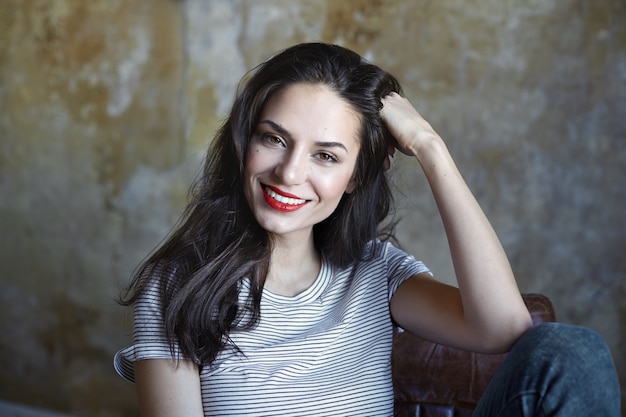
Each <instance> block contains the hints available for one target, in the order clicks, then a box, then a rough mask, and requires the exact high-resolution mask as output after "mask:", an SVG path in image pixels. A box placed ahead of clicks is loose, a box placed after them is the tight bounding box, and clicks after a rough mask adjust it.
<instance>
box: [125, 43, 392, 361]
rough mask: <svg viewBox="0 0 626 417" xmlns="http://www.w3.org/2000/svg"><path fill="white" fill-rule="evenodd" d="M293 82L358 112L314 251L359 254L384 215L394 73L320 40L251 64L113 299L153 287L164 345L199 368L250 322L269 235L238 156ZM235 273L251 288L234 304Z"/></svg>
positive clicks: (337, 256)
mask: <svg viewBox="0 0 626 417" xmlns="http://www.w3.org/2000/svg"><path fill="white" fill-rule="evenodd" d="M295 83H309V84H315V85H324V86H327V87H329V88H331V89H332V90H333V91H335V92H336V93H337V94H338V95H339V96H340V97H342V98H343V99H344V100H346V102H348V103H349V104H350V105H351V106H352V107H353V109H354V110H355V111H356V112H357V113H358V114H359V115H360V118H361V126H360V139H361V146H360V150H359V155H358V158H357V162H356V167H355V189H354V191H353V192H352V193H350V194H344V196H343V197H342V199H341V201H340V202H339V205H338V206H337V208H336V210H335V211H334V212H333V213H332V214H331V215H330V216H329V217H328V218H327V219H326V220H324V221H322V222H321V223H319V224H317V225H315V226H314V228H313V233H314V240H315V244H316V246H317V248H318V250H319V251H320V252H322V253H323V254H324V255H325V257H326V258H327V259H328V260H329V261H330V262H332V263H333V264H334V265H336V266H338V267H346V266H349V265H351V264H354V263H356V262H358V261H360V260H362V259H364V258H366V257H368V256H369V253H368V252H367V251H366V245H367V243H368V242H369V241H371V240H373V239H375V238H377V237H379V236H381V225H382V224H383V220H384V219H385V218H386V217H387V215H388V213H389V210H390V205H391V201H392V198H391V191H390V187H389V184H388V182H387V178H386V174H385V170H384V168H383V166H384V161H385V158H386V157H387V150H388V145H389V143H391V142H390V141H391V136H390V134H389V132H388V131H387V129H386V128H385V126H384V124H383V122H382V120H381V118H380V116H379V111H380V109H381V108H382V102H381V99H382V98H383V97H384V96H386V95H387V94H389V93H390V92H392V91H395V92H398V93H399V92H400V85H399V84H398V82H397V80H396V79H395V78H394V77H393V76H391V75H390V74H389V73H387V72H385V71H383V70H382V69H380V68H379V67H377V66H375V65H373V64H371V63H369V62H367V61H366V60H364V59H363V58H362V57H361V56H360V55H358V54H357V53H355V52H353V51H350V50H348V49H346V48H343V47H340V46H337V45H330V44H323V43H305V44H299V45H296V46H293V47H291V48H288V49H286V50H284V51H282V52H280V53H278V54H276V55H274V56H272V57H271V58H270V59H268V60H267V61H265V62H264V63H262V64H261V65H259V66H258V67H256V68H255V69H253V70H252V71H251V72H250V73H249V74H248V75H247V76H246V77H244V79H243V80H242V82H241V84H240V86H239V89H238V93H237V96H236V99H235V102H234V104H233V107H232V110H231V112H230V115H229V117H228V119H227V120H226V121H225V123H224V124H223V125H222V127H221V128H220V129H219V131H218V132H217V134H216V136H215V138H214V140H213V142H212V143H211V145H210V147H209V149H208V152H207V156H206V159H205V162H204V168H203V171H202V173H201V175H199V176H198V177H197V178H196V180H195V181H194V183H193V185H192V188H191V191H190V197H191V198H190V203H189V204H188V206H187V207H186V209H185V211H184V213H183V215H182V216H181V218H180V220H179V222H178V224H177V225H176V226H175V227H174V229H173V231H172V232H171V234H170V235H169V237H168V238H167V239H166V240H165V241H164V243H163V244H162V245H161V246H160V247H159V248H157V249H156V251H155V252H154V253H153V254H152V255H151V256H149V257H148V258H147V259H146V260H145V261H144V262H143V263H142V264H141V265H140V266H139V268H138V270H137V272H136V273H135V275H134V277H133V280H132V281H131V284H130V286H129V288H128V292H127V293H126V295H125V296H124V297H122V300H121V303H122V304H124V305H132V304H134V303H135V302H136V301H137V300H138V298H139V297H141V296H142V294H143V293H144V292H145V291H146V290H147V288H148V287H153V286H155V285H156V286H157V288H158V289H159V293H160V301H161V304H162V309H163V315H164V317H163V318H164V322H165V335H166V337H167V339H168V340H169V342H170V346H171V347H172V350H174V347H175V346H178V347H179V348H180V352H181V353H182V354H183V356H184V357H187V358H190V359H193V360H194V361H196V362H197V363H198V364H200V365H207V364H210V363H211V362H212V361H213V360H214V359H215V357H216V355H217V354H218V353H219V351H220V350H222V349H224V347H225V346H226V345H229V344H232V342H231V341H230V339H229V334H230V332H231V330H233V329H234V328H237V329H246V328H252V327H253V326H254V325H255V324H256V323H257V322H258V320H259V316H260V300H261V294H262V290H263V285H264V281H265V276H266V274H267V271H268V267H269V260H270V254H271V250H272V240H271V236H270V235H269V234H268V233H267V232H266V231H265V230H263V229H262V228H261V227H260V226H259V224H258V223H257V222H256V220H255V218H254V216H253V215H252V212H251V210H250V207H249V205H248V203H247V201H246V199H245V196H244V191H243V189H244V186H243V183H244V178H245V176H244V172H245V165H246V154H247V148H248V144H249V141H250V137H251V135H252V133H253V132H254V130H255V128H256V125H257V123H258V122H259V117H260V115H261V111H262V110H263V106H264V105H265V103H267V101H268V100H269V99H270V97H272V95H273V94H275V93H276V92H277V91H279V90H280V89H283V88H285V87H286V86H289V85H292V84H295ZM243 278H249V279H250V282H251V284H252V285H251V291H250V294H249V296H248V298H247V300H245V302H244V303H240V302H239V291H238V289H239V284H240V282H241V280H242V279H243ZM244 316H245V317H246V319H245V320H242V317H244Z"/></svg>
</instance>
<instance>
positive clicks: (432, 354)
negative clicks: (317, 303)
mask: <svg viewBox="0 0 626 417" xmlns="http://www.w3.org/2000/svg"><path fill="white" fill-rule="evenodd" d="M523 297H524V301H525V303H526V305H527V307H528V310H529V311H530V313H531V315H532V318H533V322H534V323H535V324H538V323H543V322H550V321H555V320H556V318H555V314H554V308H553V306H552V303H551V302H550V300H549V299H548V298H547V297H545V296H543V295H540V294H524V295H523ZM505 357H506V354H500V355H486V354H479V353H473V352H467V351H463V350H459V349H454V348H450V347H447V346H443V345H439V344H436V343H432V342H429V341H426V340H424V339H421V338H419V337H417V336H413V335H412V334H410V333H408V332H396V333H395V334H394V341H393V354H392V358H391V366H392V374H393V385H394V390H395V416H399V417H405V416H406V417H408V416H411V417H453V416H455V417H466V416H467V417H469V416H471V414H472V411H473V410H474V408H475V407H476V404H478V400H479V399H480V397H481V396H482V394H483V392H484V391H485V388H487V385H488V384H489V381H490V380H491V378H492V377H493V375H494V374H495V373H496V371H497V369H498V367H499V366H500V364H501V363H502V361H503V360H504V358H505Z"/></svg>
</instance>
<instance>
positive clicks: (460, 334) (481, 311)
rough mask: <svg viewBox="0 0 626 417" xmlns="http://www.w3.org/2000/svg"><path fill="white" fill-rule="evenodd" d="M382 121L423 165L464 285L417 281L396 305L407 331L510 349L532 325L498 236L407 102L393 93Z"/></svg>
mask: <svg viewBox="0 0 626 417" xmlns="http://www.w3.org/2000/svg"><path fill="white" fill-rule="evenodd" d="M383 104H384V106H383V109H382V110H381V117H382V118H383V120H384V122H385V123H386V125H387V127H388V128H389V130H390V132H391V133H392V135H393V136H394V137H395V139H396V141H397V144H396V146H397V148H398V149H399V150H400V151H401V152H402V153H404V154H407V155H410V156H413V157H415V158H416V159H417V161H418V162H419V164H420V166H421V168H422V171H423V172H424V174H425V175H426V178H427V180H428V183H429V185H430V187H431V190H432V193H433V196H434V198H435V202H436V204H437V207H438V209H439V213H440V215H441V218H442V220H443V225H444V228H445V232H446V235H447V238H448V244H449V246H450V254H451V257H452V262H453V265H454V270H455V273H456V278H457V282H458V285H459V288H458V289H457V288H455V287H451V286H447V285H444V284H442V283H439V282H437V281H435V280H433V279H432V278H430V277H429V276H424V275H422V276H418V277H414V278H413V279H409V280H408V281H406V282H405V283H403V284H402V285H401V286H400V287H399V288H398V290H397V291H396V293H395V294H394V296H393V298H392V300H391V311H392V315H393V317H394V319H395V320H396V322H398V323H399V324H400V325H401V326H402V327H404V328H406V329H407V330H409V331H412V332H414V333H416V334H419V335H421V336H423V337H426V338H429V339H431V340H433V341H436V342H441V343H446V344H449V345H453V346H457V347H461V348H465V349H470V350H475V351H483V352H500V351H506V350H508V348H509V347H510V346H511V345H512V344H513V343H514V342H515V341H516V340H517V338H518V337H519V336H520V335H521V334H522V333H524V332H525V331H526V330H527V329H528V328H530V327H531V325H532V320H531V317H530V314H529V313H528V310H527V308H526V306H525V304H524V302H523V300H522V297H521V295H520V292H519V289H518V287H517V283H516V282H515V277H514V276H513V272H512V270H511V267H510V265H509V262H508V259H507V257H506V254H505V253H504V250H503V249H502V246H501V244H500V241H499V240H498V237H497V236H496V234H495V232H494V230H493V228H492V227H491V224H490V223H489V221H488V220H487V217H486V216H485V214H484V213H483V211H482V209H481V208H480V206H479V204H478V202H477V201H476V199H475V198H474V196H473V195H472V193H471V191H470V190H469V188H468V186H467V185H466V183H465V181H464V180H463V178H462V176H461V174H460V172H459V171H458V169H457V167H456V165H455V163H454V161H453V159H452V157H451V156H450V153H449V152H448V149H447V147H446V145H445V143H444V141H443V140H442V139H441V137H440V136H439V135H438V134H437V133H436V132H435V131H434V130H433V128H432V127H431V126H430V124H429V123H428V122H427V121H426V120H424V118H423V117H422V116H421V115H420V114H419V113H418V112H417V110H415V108H414V107H413V106H412V105H411V104H410V103H409V101H408V100H407V99H405V98H403V97H400V96H399V95H398V94H396V93H392V94H390V95H388V96H387V97H385V98H384V99H383Z"/></svg>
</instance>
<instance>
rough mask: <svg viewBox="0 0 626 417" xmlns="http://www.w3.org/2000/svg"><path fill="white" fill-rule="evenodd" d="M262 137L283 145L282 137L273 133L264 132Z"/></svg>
mask: <svg viewBox="0 0 626 417" xmlns="http://www.w3.org/2000/svg"><path fill="white" fill-rule="evenodd" d="M261 137H262V138H263V140H265V141H266V142H268V143H271V144H273V145H281V144H282V143H283V140H282V139H281V138H280V137H278V136H276V135H273V134H271V133H264V134H263V135H262V136H261Z"/></svg>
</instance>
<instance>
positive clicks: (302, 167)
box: [274, 152, 307, 185]
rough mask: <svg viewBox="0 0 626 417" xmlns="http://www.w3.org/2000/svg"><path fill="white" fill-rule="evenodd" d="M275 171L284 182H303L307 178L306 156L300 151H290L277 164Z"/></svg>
mask: <svg viewBox="0 0 626 417" xmlns="http://www.w3.org/2000/svg"><path fill="white" fill-rule="evenodd" d="M274 173H275V174H276V176H277V177H278V178H280V180H281V182H282V183H283V184H288V185H290V184H302V183H303V182H304V181H305V180H306V175H307V166H306V157H305V156H304V155H301V154H300V153H298V152H289V153H288V154H286V155H285V157H284V158H283V159H282V160H281V161H280V162H279V163H278V164H277V165H276V168H275V170H274Z"/></svg>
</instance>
